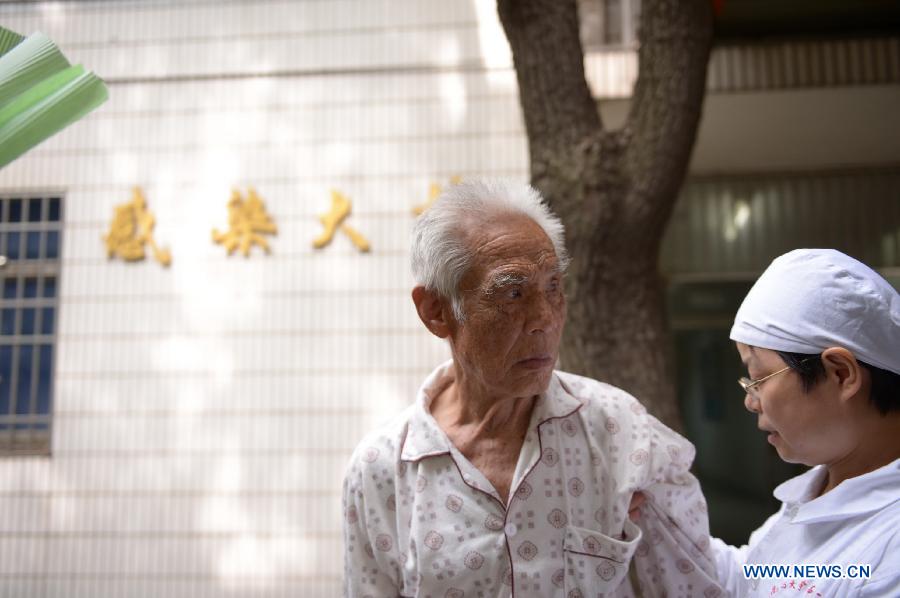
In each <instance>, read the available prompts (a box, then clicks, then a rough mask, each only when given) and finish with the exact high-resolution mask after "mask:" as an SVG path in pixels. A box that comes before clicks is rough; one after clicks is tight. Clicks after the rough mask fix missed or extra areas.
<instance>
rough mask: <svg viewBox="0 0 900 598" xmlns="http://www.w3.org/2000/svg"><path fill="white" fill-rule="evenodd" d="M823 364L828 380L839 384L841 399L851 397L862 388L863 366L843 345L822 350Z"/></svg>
mask: <svg viewBox="0 0 900 598" xmlns="http://www.w3.org/2000/svg"><path fill="white" fill-rule="evenodd" d="M822 365H823V366H825V375H826V377H827V378H828V380H830V381H832V382H833V383H835V384H837V386H838V388H839V389H840V396H841V399H849V398H851V397H853V396H855V395H856V394H857V393H859V391H860V390H861V389H862V386H863V379H864V374H863V371H862V366H861V365H859V362H858V361H856V357H854V356H853V353H851V352H850V351H848V350H847V349H845V348H843V347H830V348H828V349H825V350H824V351H823V352H822Z"/></svg>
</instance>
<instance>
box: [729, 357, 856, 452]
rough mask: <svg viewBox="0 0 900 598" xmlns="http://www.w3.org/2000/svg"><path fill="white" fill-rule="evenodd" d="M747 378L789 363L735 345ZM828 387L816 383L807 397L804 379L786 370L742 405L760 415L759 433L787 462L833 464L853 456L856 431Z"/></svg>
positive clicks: (752, 377) (765, 383) (747, 397)
mask: <svg viewBox="0 0 900 598" xmlns="http://www.w3.org/2000/svg"><path fill="white" fill-rule="evenodd" d="M737 349H738V352H739V353H740V354H741V361H743V362H744V365H745V366H747V373H748V376H749V377H750V378H751V379H752V380H758V379H760V378H762V377H764V376H768V375H769V374H772V373H774V372H777V371H778V370H780V369H782V368H784V367H785V366H786V365H787V364H785V363H784V361H783V360H782V359H781V357H779V355H778V353H776V352H775V351H771V350H769V349H761V348H759V347H750V346H748V345H745V344H743V343H737ZM832 395H833V393H831V392H830V388H829V385H826V384H822V383H820V384H817V385H815V386H813V388H812V389H810V390H809V392H804V390H803V384H802V382H801V379H800V376H799V375H798V374H797V373H796V372H794V371H793V370H787V371H786V372H783V373H781V374H778V375H776V376H773V377H771V378H769V379H768V380H765V381H764V382H762V383H760V384H759V385H758V386H757V388H756V390H755V392H754V393H748V394H747V395H746V397H745V398H744V406H745V407H746V408H747V410H748V411H750V412H751V413H755V414H757V416H758V420H757V425H758V426H759V429H760V430H763V431H765V432H768V433H769V436H768V441H769V442H770V443H771V444H772V445H773V446H774V447H775V449H776V450H777V451H778V455H779V456H780V457H781V458H782V459H783V460H785V461H787V462H788V463H803V464H804V465H819V464H823V463H832V462H834V461H835V460H836V459H838V458H840V457H841V456H843V455H845V454H846V453H847V452H849V450H850V447H851V446H852V444H853V437H852V428H851V426H849V425H847V421H846V413H845V412H843V411H842V410H841V409H840V408H839V407H840V405H839V400H838V399H837V397H835V396H832Z"/></svg>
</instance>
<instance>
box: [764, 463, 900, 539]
mask: <svg viewBox="0 0 900 598" xmlns="http://www.w3.org/2000/svg"><path fill="white" fill-rule="evenodd" d="M826 474H827V472H826V469H825V466H824V465H818V466H816V467H813V468H812V469H810V470H809V471H807V472H806V473H804V474H802V475H799V476H797V477H795V478H792V479H790V480H788V481H786V482H784V483H783V484H781V485H780V486H778V487H777V488H776V489H775V492H774V494H775V498H777V499H778V500H780V501H782V502H784V503H785V505H786V506H787V507H788V511H790V510H791V508H794V510H795V513H796V515H795V516H794V518H793V520H792V521H793V523H815V522H820V521H837V520H841V519H848V518H850V517H855V516H857V515H864V514H866V513H871V512H873V511H879V510H881V509H883V508H885V507H887V506H888V505H890V504H892V503H894V502H896V501H898V500H900V459H897V460H895V461H894V462H892V463H889V464H887V465H885V466H883V467H880V468H878V469H876V470H875V471H870V472H869V473H866V474H863V475H861V476H857V477H855V478H850V479H849V480H844V481H843V482H841V483H840V484H838V485H837V487H836V488H834V489H833V490H831V491H830V492H828V493H826V494H824V495H822V496H819V497H818V498H816V497H815V495H816V493H817V492H818V490H819V489H820V488H821V487H822V483H823V482H824V478H825V475H826Z"/></svg>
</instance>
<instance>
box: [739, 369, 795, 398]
mask: <svg viewBox="0 0 900 598" xmlns="http://www.w3.org/2000/svg"><path fill="white" fill-rule="evenodd" d="M789 369H791V366H787V367H786V368H782V369H780V370H778V371H777V372H773V373H771V374H769V375H768V376H763V377H762V378H759V379H757V380H751V379H750V378H746V377H745V378H738V384H740V385H741V388H743V389H744V392H745V393H747V394H748V395H751V396H752V397H753V398H756V397H757V396H759V394H758V393H759V389H758V387H759V385H760V384H762V383H763V382H765V381H766V380H768V379H769V378H771V377H772V376H777V375H778V374H781V373H783V372H786V371H788V370H789Z"/></svg>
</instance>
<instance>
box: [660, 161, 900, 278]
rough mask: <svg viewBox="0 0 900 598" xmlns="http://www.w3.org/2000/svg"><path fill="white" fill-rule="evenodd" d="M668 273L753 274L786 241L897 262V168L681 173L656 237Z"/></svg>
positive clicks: (879, 262)
mask: <svg viewBox="0 0 900 598" xmlns="http://www.w3.org/2000/svg"><path fill="white" fill-rule="evenodd" d="M663 244H664V245H663V251H662V256H663V257H662V263H661V268H662V269H663V271H664V272H666V273H667V274H669V275H670V276H673V277H675V278H682V279H684V278H697V279H704V278H723V277H725V278H732V279H733V278H755V276H756V275H757V274H758V273H759V272H760V271H761V270H762V269H764V268H765V267H766V266H767V265H768V264H769V262H770V261H771V260H772V259H773V258H775V257H777V256H778V255H781V254H782V253H785V252H787V251H790V250H791V249H796V248H800V247H833V248H835V249H839V250H841V251H844V252H845V253H848V254H849V255H852V256H854V257H856V258H857V259H860V260H862V261H864V262H866V263H867V264H869V265H871V266H872V267H874V268H878V269H882V270H888V271H890V270H891V269H896V268H898V267H900V169H896V168H894V169H888V170H879V171H855V172H845V173H839V174H831V173H828V174H797V175H785V174H779V175H770V176H762V175H761V176H756V177H746V178H736V177H722V178H704V179H698V180H693V181H688V182H687V183H686V185H685V187H684V190H683V192H682V194H681V197H680V199H679V201H678V204H677V205H676V208H675V211H674V213H673V215H672V220H671V222H670V224H669V229H668V231H667V232H666V236H665V238H664V241H663Z"/></svg>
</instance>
